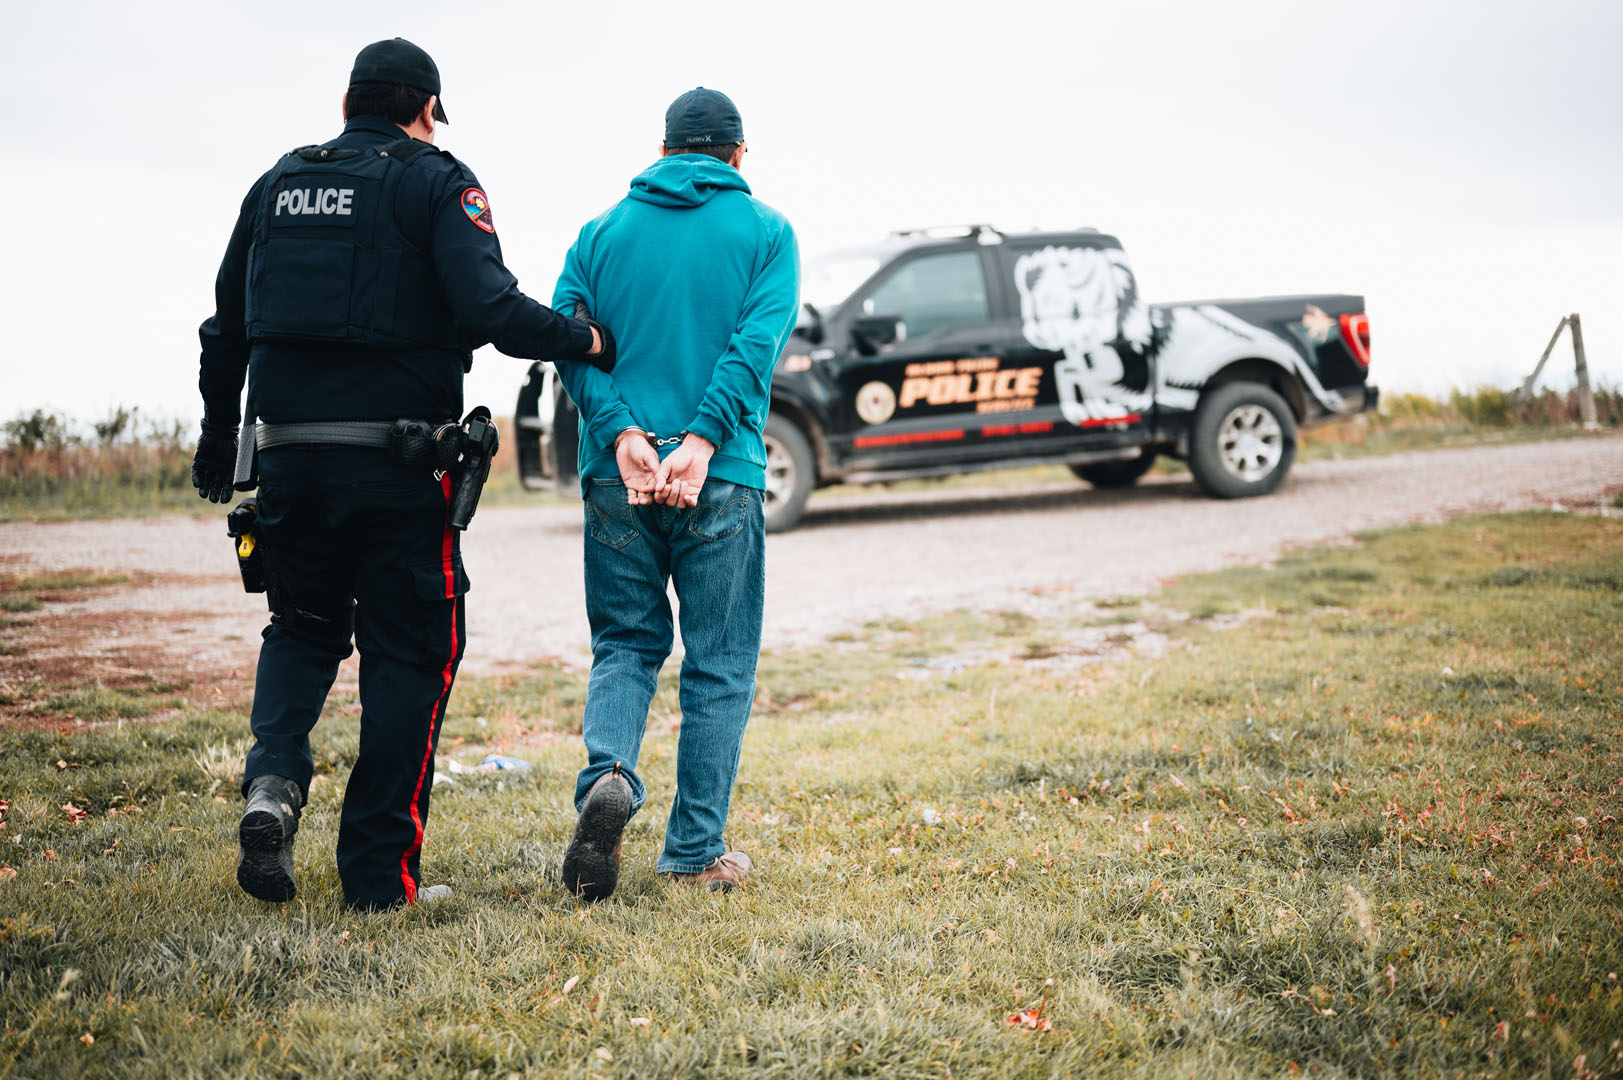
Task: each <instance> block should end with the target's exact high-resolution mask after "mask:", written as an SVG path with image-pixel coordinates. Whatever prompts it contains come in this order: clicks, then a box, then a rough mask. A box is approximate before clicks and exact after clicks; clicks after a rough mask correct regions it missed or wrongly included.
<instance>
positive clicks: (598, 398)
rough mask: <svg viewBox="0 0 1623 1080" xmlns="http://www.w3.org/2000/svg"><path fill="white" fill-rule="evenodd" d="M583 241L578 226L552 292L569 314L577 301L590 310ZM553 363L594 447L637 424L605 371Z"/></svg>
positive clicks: (555, 307) (605, 444)
mask: <svg viewBox="0 0 1623 1080" xmlns="http://www.w3.org/2000/svg"><path fill="white" fill-rule="evenodd" d="M585 240H587V230H586V229H582V230H581V234H580V236H579V237H577V238H576V240H575V242H574V243H573V244H572V245H570V248H569V254H568V255H565V256H564V271H563V273H562V274H560V275H559V276H558V287H557V288H556V289H554V290H553V293H552V309H553V310H554V311H560V312H563V313H564V314H566V315H568V314H573V313H574V310H575V305H576V304H577V303H581V304H585V305H586V310H587V311H591V310H592V305H593V300H592V290H591V286H590V285H589V284H588V283H587V281H586V267H585V263H584V261H583V259H582V256H581V250H580V248H581V244H582V242H584V241H585ZM613 332H614V328H613V327H612V326H611V327H609V333H611V334H612V333H613ZM555 366H556V367H557V369H558V378H559V379H560V380H561V381H562V382H563V384H564V389H565V390H566V391H568V393H569V400H571V401H573V402H574V403H575V408H577V409H579V410H580V415H581V421H582V423H583V424H584V425H585V427H586V437H587V439H588V440H590V443H591V445H592V446H593V447H595V448H597V449H598V450H603V449H607V448H609V447H612V446H613V445H614V438H615V436H616V435H618V434H620V432H622V431H624V430H625V429H626V428H628V427H640V426H641V425H639V424H638V423H637V421H636V420H635V419H633V418H632V416H631V410H630V409H628V408H626V403H625V402H624V401H622V400H621V399H620V391H619V390H618V389H616V388H615V385H614V377H613V376H612V375H610V374H609V373H608V372H606V371H602V370H600V369H598V368H595V367H593V366H592V365H590V364H587V363H581V362H576V361H566V362H564V363H561V364H556V365H555Z"/></svg>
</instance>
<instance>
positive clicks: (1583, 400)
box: [1567, 311, 1600, 431]
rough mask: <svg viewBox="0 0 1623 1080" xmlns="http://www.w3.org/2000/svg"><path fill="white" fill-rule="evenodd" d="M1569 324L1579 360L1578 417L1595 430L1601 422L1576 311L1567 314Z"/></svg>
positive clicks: (1586, 426)
mask: <svg viewBox="0 0 1623 1080" xmlns="http://www.w3.org/2000/svg"><path fill="white" fill-rule="evenodd" d="M1567 325H1568V326H1570V327H1572V355H1573V357H1574V358H1575V359H1576V360H1577V362H1578V419H1579V420H1580V421H1582V422H1583V425H1584V430H1585V431H1594V430H1595V429H1596V428H1598V427H1600V422H1599V421H1598V420H1596V418H1595V393H1594V391H1593V390H1591V389H1590V388H1589V364H1588V362H1587V361H1586V360H1585V359H1584V328H1583V324H1582V323H1580V322H1579V321H1578V313H1577V312H1576V311H1574V312H1573V313H1572V314H1571V315H1568V316H1567Z"/></svg>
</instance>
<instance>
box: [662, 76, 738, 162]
mask: <svg viewBox="0 0 1623 1080" xmlns="http://www.w3.org/2000/svg"><path fill="white" fill-rule="evenodd" d="M743 141H744V121H743V120H741V119H739V117H738V106H736V105H734V104H733V99H732V98H730V97H728V96H727V95H726V94H723V93H722V92H721V91H719V90H706V89H705V88H704V87H702V86H697V87H694V88H693V89H692V90H689V91H688V92H687V93H685V94H683V95H682V96H681V97H679V98H677V99H676V100H675V101H673V102H671V107H670V108H668V109H666V110H665V148H666V149H667V150H678V149H680V148H682V147H684V146H712V145H717V144H720V145H723V146H724V145H726V144H727V143H741V142H743Z"/></svg>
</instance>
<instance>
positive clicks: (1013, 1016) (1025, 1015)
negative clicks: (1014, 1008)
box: [1006, 1009, 1054, 1031]
mask: <svg viewBox="0 0 1623 1080" xmlns="http://www.w3.org/2000/svg"><path fill="white" fill-rule="evenodd" d="M1006 1019H1007V1021H1008V1024H1009V1026H1010V1027H1023V1028H1030V1029H1031V1030H1032V1031H1050V1030H1052V1029H1053V1027H1054V1025H1053V1024H1052V1023H1050V1022H1049V1019H1048V1017H1046V1016H1044V1015H1043V1011H1042V1010H1041V1009H1027V1010H1026V1011H1025V1012H1015V1013H1010V1014H1009V1015H1008V1017H1007V1018H1006Z"/></svg>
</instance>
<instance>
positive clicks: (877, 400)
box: [857, 382, 896, 424]
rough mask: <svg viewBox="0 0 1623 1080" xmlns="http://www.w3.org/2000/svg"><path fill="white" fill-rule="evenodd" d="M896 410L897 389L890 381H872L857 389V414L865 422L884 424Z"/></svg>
mask: <svg viewBox="0 0 1623 1080" xmlns="http://www.w3.org/2000/svg"><path fill="white" fill-rule="evenodd" d="M895 412H896V391H894V390H892V389H891V388H890V385H889V384H888V383H882V382H871V383H867V384H865V385H864V386H863V387H862V389H861V390H858V391H857V415H858V416H860V417H862V422H863V423H865V424H883V423H884V422H885V421H886V420H889V419H890V418H891V416H892V415H894V414H895Z"/></svg>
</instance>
